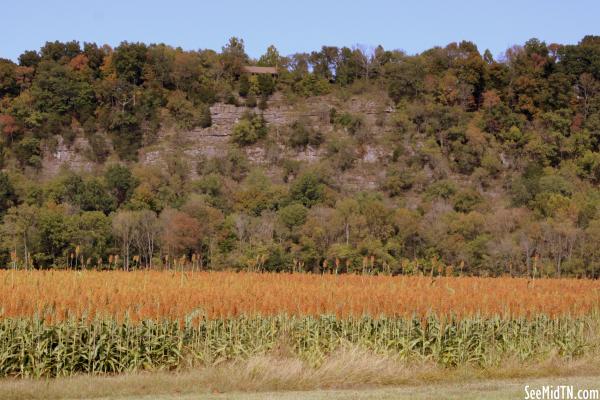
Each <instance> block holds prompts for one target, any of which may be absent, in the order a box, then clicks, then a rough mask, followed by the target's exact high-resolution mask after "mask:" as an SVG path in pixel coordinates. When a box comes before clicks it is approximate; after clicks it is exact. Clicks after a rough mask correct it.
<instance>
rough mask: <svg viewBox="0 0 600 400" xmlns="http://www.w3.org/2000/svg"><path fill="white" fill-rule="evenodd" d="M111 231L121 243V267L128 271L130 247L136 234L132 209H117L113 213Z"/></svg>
mask: <svg viewBox="0 0 600 400" xmlns="http://www.w3.org/2000/svg"><path fill="white" fill-rule="evenodd" d="M112 231H113V234H114V235H115V237H116V238H117V239H118V240H119V242H120V245H121V255H122V257H123V268H124V269H125V270H126V271H129V260H130V256H131V248H132V244H133V242H134V238H135V234H136V218H135V214H134V212H133V211H119V212H117V213H116V214H114V215H113V218H112Z"/></svg>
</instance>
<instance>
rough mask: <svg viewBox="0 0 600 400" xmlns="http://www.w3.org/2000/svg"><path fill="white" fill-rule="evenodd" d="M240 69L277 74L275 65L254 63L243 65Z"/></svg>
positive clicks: (251, 72) (248, 71) (254, 72)
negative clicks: (257, 64)
mask: <svg viewBox="0 0 600 400" xmlns="http://www.w3.org/2000/svg"><path fill="white" fill-rule="evenodd" d="M242 70H243V71H244V72H247V73H249V74H277V68H275V67H256V66H254V65H245V66H244V67H242Z"/></svg>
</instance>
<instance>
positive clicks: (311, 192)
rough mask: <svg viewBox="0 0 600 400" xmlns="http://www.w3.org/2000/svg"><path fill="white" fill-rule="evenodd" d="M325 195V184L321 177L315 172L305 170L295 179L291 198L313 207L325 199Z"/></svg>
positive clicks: (291, 189)
mask: <svg viewBox="0 0 600 400" xmlns="http://www.w3.org/2000/svg"><path fill="white" fill-rule="evenodd" d="M324 197H325V184H324V183H323V180H322V178H321V177H319V176H318V175H317V174H316V173H314V172H305V173H303V174H302V175H300V176H299V177H298V178H296V179H295V180H294V182H293V183H292V186H291V188H290V198H291V199H292V200H293V201H297V202H299V203H301V204H303V205H304V206H305V207H309V208H310V207H312V206H314V205H315V204H317V203H319V202H321V201H323V199H324Z"/></svg>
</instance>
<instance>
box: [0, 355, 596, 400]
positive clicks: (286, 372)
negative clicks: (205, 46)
mask: <svg viewBox="0 0 600 400" xmlns="http://www.w3.org/2000/svg"><path fill="white" fill-rule="evenodd" d="M549 384H550V385H558V384H567V385H574V386H575V387H576V388H581V389H600V360H599V359H598V358H597V357H596V358H581V359H578V360H573V361H568V362H565V361H564V360H558V359H548V360H546V361H544V362H541V363H534V364H528V365H523V364H520V363H516V362H515V363H511V362H507V363H505V364H504V365H503V366H501V367H498V368H494V369H480V368H476V369H474V368H468V367H465V368H453V369H446V368H442V367H440V366H438V365H433V364H431V363H418V364H411V365H409V364H406V363H403V362H398V361H397V360H394V359H391V358H388V357H383V356H380V355H374V354H372V353H369V352H366V351H361V350H359V349H356V348H355V349H346V350H345V351H341V352H337V353H336V354H334V355H332V356H330V357H328V358H327V360H326V361H325V362H324V363H323V364H322V365H321V366H320V367H318V368H313V367H310V366H307V365H306V364H305V363H303V362H302V361H300V360H298V359H295V358H290V357H279V356H277V355H270V356H259V357H252V358H250V359H248V360H245V361H242V362H232V363H225V364H222V365H218V366H211V367H203V368H197V369H191V370H187V371H180V372H175V373H169V372H153V373H140V374H123V375H118V376H112V377H107V376H103V377H100V376H90V375H80V376H75V377H70V378H55V379H2V380H0V398H1V399H13V400H25V399H27V400H41V399H48V400H52V399H65V398H68V399H113V398H119V399H123V400H141V399H162V400H167V399H189V400H192V399H203V400H204V399H239V400H242V399H275V398H277V399H315V400H317V399H440V398H444V399H518V398H524V392H523V389H524V386H525V385H530V386H531V387H539V386H541V385H549Z"/></svg>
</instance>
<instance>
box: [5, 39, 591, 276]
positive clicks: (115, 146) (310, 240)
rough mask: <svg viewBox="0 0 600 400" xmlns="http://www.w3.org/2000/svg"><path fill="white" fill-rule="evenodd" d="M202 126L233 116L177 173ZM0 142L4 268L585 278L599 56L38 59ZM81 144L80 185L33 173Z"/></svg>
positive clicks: (367, 53)
mask: <svg viewBox="0 0 600 400" xmlns="http://www.w3.org/2000/svg"><path fill="white" fill-rule="evenodd" d="M248 65H255V66H270V67H275V68H277V71H278V73H277V74H248V73H246V72H245V70H244V67H245V66H248ZM366 103H368V104H372V105H374V106H373V107H374V109H375V111H373V112H366V111H365V109H363V108H362V107H361V106H354V107H353V106H352V104H355V105H356V104H359V105H360V104H366ZM275 104H278V105H279V106H281V105H282V104H283V105H285V107H287V109H288V110H295V111H297V114H295V115H299V116H298V117H297V118H294V119H293V120H285V121H284V123H279V124H275V123H271V122H270V120H269V118H267V117H266V116H267V114H268V113H269V112H271V117H270V118H272V115H275V117H277V115H276V114H277V113H276V112H275V111H273V110H275V108H274V107H275ZM315 104H321V105H324V106H322V107H321V108H320V111H321V112H320V113H318V115H315V113H312V112H305V114H306V115H304V114H303V110H308V109H310V107H311V106H314V105H315ZM216 105H223V106H228V107H230V108H233V109H235V110H238V109H239V110H243V114H241V117H240V118H237V119H236V121H235V123H234V125H233V126H232V127H231V129H226V131H225V132H224V135H225V137H226V140H227V142H226V143H227V147H226V151H225V153H223V154H217V155H211V154H209V153H207V152H203V148H198V149H195V150H196V153H193V154H196V155H195V156H189V154H190V153H184V152H183V150H182V151H181V152H178V149H184V147H185V146H186V145H185V141H184V139H182V138H184V137H189V136H190V135H192V136H193V135H202V134H203V133H202V132H207V131H209V130H210V129H213V128H214V126H212V125H213V124H214V121H213V119H214V118H213V116H214V110H215V108H214V107H215V106H216ZM211 110H212V111H211ZM0 133H1V138H0V167H1V168H2V172H1V173H0V193H1V195H0V218H1V221H2V222H1V226H0V264H1V266H2V267H6V268H124V269H136V268H147V267H152V268H155V267H166V268H176V267H177V266H178V265H181V264H182V263H188V264H191V265H195V266H197V267H198V268H211V269H226V268H232V269H245V270H266V271H292V270H296V271H298V270H306V271H314V272H324V271H336V272H340V273H341V272H370V273H375V272H384V273H393V274H398V273H420V272H421V273H427V274H429V273H431V274H438V273H454V274H458V273H464V274H476V275H500V274H513V275H525V274H529V275H532V274H537V275H539V276H561V275H562V276H588V277H596V278H597V277H598V276H600V250H599V246H598V243H599V242H600V190H599V186H598V184H599V183H600V37H598V36H586V37H585V38H583V39H582V40H581V41H580V42H579V43H578V44H576V45H562V44H554V43H553V44H546V43H544V42H542V41H539V40H537V39H531V40H529V41H527V42H526V43H525V44H524V45H518V46H514V47H512V48H509V49H508V50H506V52H505V53H504V54H503V55H502V56H499V57H498V59H495V58H494V57H493V56H492V54H491V53H490V51H488V50H486V51H485V52H483V54H482V53H481V52H480V51H479V50H478V48H477V46H475V45H474V44H473V43H471V42H466V41H464V42H460V43H451V44H449V45H447V46H445V47H435V48H432V49H430V50H427V51H424V52H422V53H420V54H417V55H408V54H405V53H404V52H402V51H398V50H385V49H383V48H382V47H381V46H379V47H374V48H371V47H367V46H356V47H353V48H348V47H342V48H338V47H331V46H324V47H322V49H321V50H319V51H314V52H311V53H309V54H307V53H300V54H293V55H290V56H282V55H280V54H279V52H278V51H277V49H276V48H275V47H273V46H271V47H269V48H268V49H267V50H266V52H265V54H264V55H262V56H261V57H260V58H259V59H257V60H256V59H251V58H250V57H249V56H248V55H247V54H246V52H245V49H244V42H243V40H241V39H237V38H232V39H230V40H229V42H228V43H227V44H226V45H225V46H224V47H223V48H222V49H221V51H220V52H217V51H213V50H198V51H184V50H182V49H180V48H173V47H170V46H168V45H164V44H150V45H147V44H143V43H128V42H123V43H121V44H120V45H119V46H118V47H115V48H111V47H109V46H107V45H104V46H99V45H97V44H94V43H84V44H83V45H81V44H80V43H78V42H76V41H73V42H66V43H63V42H58V41H56V42H48V43H46V44H45V45H44V46H43V47H42V48H41V49H40V50H39V51H26V52H24V53H23V54H21V56H20V57H19V58H18V62H14V61H11V60H8V59H0ZM186 135H187V136H186ZM82 140H83V141H85V143H86V146H85V149H84V150H73V151H80V152H81V156H82V157H85V159H86V160H87V161H88V162H89V165H92V167H90V168H87V169H82V168H78V167H77V165H73V164H69V163H68V162H66V163H64V164H63V165H61V167H60V168H59V169H58V170H57V171H56V172H55V173H49V172H48V168H47V165H46V161H45V160H47V159H48V157H50V155H51V154H55V153H56V152H57V149H58V148H67V149H74V148H75V147H77V146H76V143H79V142H80V141H82ZM65 146H66V147H65ZM161 146H162V147H163V148H164V147H166V148H169V149H170V150H171V151H172V152H171V155H170V156H167V155H165V156H164V157H162V158H161V160H160V162H158V163H149V162H147V159H146V158H142V157H141V155H142V154H147V153H148V152H149V149H153V148H160V147H161ZM257 149H259V150H261V151H262V153H260V154H263V155H264V157H262V159H261V160H260V162H257V160H256V157H254V156H253V154H255V153H256V151H255V150H257ZM375 150H377V151H378V153H377V152H376V151H375ZM374 152H375V153H377V154H376V155H375V156H374V155H373V153H374ZM186 154H188V155H186ZM289 154H295V155H298V154H305V155H306V154H317V156H315V157H312V158H311V157H308V156H307V157H296V156H294V157H291V156H289ZM184 155H185V156H184ZM373 157H375V161H373V159H374V158H373ZM351 182H354V184H353V185H352V184H350V183H351Z"/></svg>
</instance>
